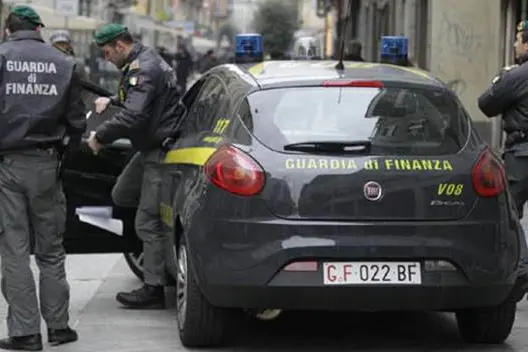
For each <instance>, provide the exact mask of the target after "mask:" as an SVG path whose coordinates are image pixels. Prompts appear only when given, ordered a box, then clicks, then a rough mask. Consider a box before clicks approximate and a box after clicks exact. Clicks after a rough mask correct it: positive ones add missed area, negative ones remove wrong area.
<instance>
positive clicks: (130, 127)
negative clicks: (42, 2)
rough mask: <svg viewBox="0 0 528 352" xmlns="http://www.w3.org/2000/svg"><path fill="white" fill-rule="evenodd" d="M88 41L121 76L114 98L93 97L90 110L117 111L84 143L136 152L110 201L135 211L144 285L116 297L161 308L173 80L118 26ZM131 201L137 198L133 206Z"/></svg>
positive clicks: (125, 302) (160, 61)
mask: <svg viewBox="0 0 528 352" xmlns="http://www.w3.org/2000/svg"><path fill="white" fill-rule="evenodd" d="M94 40H95V42H96V43H97V45H98V46H99V47H101V49H102V50H103V52H104V57H105V59H106V60H107V61H110V62H112V63H113V64H114V65H115V66H117V68H119V69H120V70H121V73H122V76H121V82H120V84H119V91H118V94H117V95H116V96H114V97H112V98H103V97H100V98H98V99H96V101H95V104H96V112H97V113H101V112H103V111H104V110H105V109H106V107H107V106H108V104H111V103H115V104H120V105H121V106H122V107H123V108H122V109H120V110H119V111H118V112H117V113H115V114H114V115H113V117H112V118H111V119H109V120H107V121H105V122H103V123H102V124H101V125H100V126H99V127H98V128H97V130H96V131H94V132H92V134H91V137H90V138H89V140H88V144H89V146H90V148H92V150H93V151H94V153H97V152H98V151H99V149H100V148H101V147H102V146H103V145H105V144H109V143H112V142H113V141H115V140H117V139H120V138H128V139H130V140H131V142H132V145H133V147H134V148H135V149H136V150H137V151H138V152H137V153H136V155H135V156H134V157H133V158H132V160H131V161H130V162H129V164H128V165H127V166H126V167H125V169H124V170H123V172H122V173H121V175H120V176H119V178H118V180H117V182H116V185H115V186H114V189H113V191H112V198H113V200H114V202H115V203H116V204H117V205H120V206H124V207H127V206H128V207H137V212H136V219H135V224H136V232H137V234H138V236H139V237H140V238H141V240H142V241H143V254H144V257H143V258H144V259H143V272H144V285H143V286H142V287H141V288H140V289H138V290H134V291H132V292H119V293H118V294H117V297H116V299H117V301H118V302H120V303H121V304H123V305H125V306H127V307H134V308H163V307H164V306H165V297H164V287H163V286H164V285H165V280H166V277H165V243H166V238H165V234H164V231H163V225H162V223H161V217H160V212H159V203H160V202H159V197H160V192H161V189H160V187H161V171H160V167H159V164H160V163H161V162H162V160H163V158H164V156H165V153H166V150H165V146H166V145H167V141H170V140H171V136H172V135H173V134H174V126H175V122H176V121H175V118H176V117H175V113H174V112H175V109H176V106H177V104H178V101H179V96H180V94H179V90H178V88H177V84H176V76H175V73H174V71H173V70H172V68H171V67H170V66H169V65H168V64H167V63H166V62H165V61H164V60H163V59H162V58H161V57H160V56H159V55H158V54H157V53H156V52H155V51H154V50H152V49H151V48H148V47H146V46H144V45H142V44H141V43H138V42H134V40H133V38H132V36H131V34H130V33H129V32H128V30H127V28H126V27H125V26H123V25H120V24H107V25H105V26H103V27H102V28H100V29H99V30H98V31H96V32H95V35H94ZM131 199H132V200H134V199H139V204H136V203H134V202H133V201H132V202H130V200H131Z"/></svg>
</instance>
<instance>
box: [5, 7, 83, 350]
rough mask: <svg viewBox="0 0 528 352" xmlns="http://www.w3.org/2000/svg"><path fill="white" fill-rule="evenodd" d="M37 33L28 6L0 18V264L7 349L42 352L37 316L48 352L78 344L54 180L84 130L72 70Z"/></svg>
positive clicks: (62, 212)
mask: <svg viewBox="0 0 528 352" xmlns="http://www.w3.org/2000/svg"><path fill="white" fill-rule="evenodd" d="M43 26H44V24H43V23H42V20H41V19H40V17H39V15H38V14H37V13H36V12H35V11H34V10H33V9H32V8H31V7H28V6H16V7H14V8H13V9H12V10H11V12H10V14H9V15H8V16H7V19H6V32H7V35H8V40H7V41H6V42H4V43H3V44H2V45H0V71H1V72H0V86H1V87H2V89H1V90H0V100H1V101H2V111H1V113H0V114H2V116H0V258H1V261H2V269H1V271H2V294H3V295H4V298H5V300H6V301H7V304H8V307H9V308H8V313H7V331H8V335H9V337H8V338H7V339H3V340H0V348H1V349H7V350H27V351H40V350H42V349H43V346H42V337H41V334H40V331H41V326H40V323H41V315H40V314H41V313H42V317H43V318H44V321H45V322H46V325H47V328H48V341H49V343H50V344H52V345H59V344H62V343H67V342H72V341H76V340H77V338H78V337H77V333H76V331H75V330H73V329H71V328H70V327H69V326H68V320H69V314H68V310H69V302H70V287H69V284H68V281H67V280H66V270H65V259H66V253H65V251H64V247H63V245H62V236H63V233H64V231H65V224H66V202H65V198H64V194H63V193H62V188H61V184H60V180H59V166H60V162H59V159H60V154H59V152H58V149H59V148H62V141H63V140H64V137H65V136H68V137H69V138H70V146H78V145H79V144H80V140H81V137H82V134H83V133H84V131H85V128H86V119H85V116H84V104H83V102H82V99H81V95H80V91H81V89H80V87H79V85H78V79H77V77H76V76H75V73H74V65H73V63H72V62H71V60H68V59H67V58H66V57H65V56H64V55H63V54H62V53H60V52H59V51H57V50H56V49H55V48H52V47H51V46H50V45H48V44H46V43H45V42H44V40H43V39H42V37H41V35H40V33H39V32H40V29H41V28H42V27H43ZM30 235H34V239H35V248H34V254H35V260H36V263H37V266H38V268H39V271H40V278H39V296H40V309H39V300H38V299H37V294H36V288H35V281H34V278H33V273H32V271H31V268H30Z"/></svg>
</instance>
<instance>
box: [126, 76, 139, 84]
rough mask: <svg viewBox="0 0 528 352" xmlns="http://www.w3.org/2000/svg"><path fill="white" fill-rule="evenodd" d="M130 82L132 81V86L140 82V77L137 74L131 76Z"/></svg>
mask: <svg viewBox="0 0 528 352" xmlns="http://www.w3.org/2000/svg"><path fill="white" fill-rule="evenodd" d="M128 83H130V85H131V86H135V85H137V84H138V78H137V76H133V77H130V78H129V79H128Z"/></svg>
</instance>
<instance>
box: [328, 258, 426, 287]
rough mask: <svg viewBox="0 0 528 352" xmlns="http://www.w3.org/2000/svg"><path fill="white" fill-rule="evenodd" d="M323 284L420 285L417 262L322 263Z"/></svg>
mask: <svg viewBox="0 0 528 352" xmlns="http://www.w3.org/2000/svg"><path fill="white" fill-rule="evenodd" d="M323 282H324V284H325V285H420V284H421V283H422V270H421V265H420V263H419V262H336V263H323Z"/></svg>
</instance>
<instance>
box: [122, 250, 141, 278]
mask: <svg viewBox="0 0 528 352" xmlns="http://www.w3.org/2000/svg"><path fill="white" fill-rule="evenodd" d="M123 256H124V257H125V261H126V263H127V264H128V267H129V268H130V270H132V272H133V273H134V275H136V276H137V277H138V279H140V280H141V281H143V277H144V275H143V252H134V253H132V252H126V253H123Z"/></svg>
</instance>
